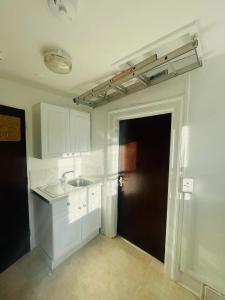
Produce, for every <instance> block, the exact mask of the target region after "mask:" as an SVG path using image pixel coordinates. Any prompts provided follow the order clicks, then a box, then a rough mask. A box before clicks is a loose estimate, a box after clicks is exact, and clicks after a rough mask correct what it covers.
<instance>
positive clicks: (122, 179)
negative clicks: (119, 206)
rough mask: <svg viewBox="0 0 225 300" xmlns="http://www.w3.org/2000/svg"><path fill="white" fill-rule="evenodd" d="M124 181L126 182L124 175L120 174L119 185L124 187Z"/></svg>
mask: <svg viewBox="0 0 225 300" xmlns="http://www.w3.org/2000/svg"><path fill="white" fill-rule="evenodd" d="M124 182H125V180H124V178H123V176H119V186H120V187H123V185H124Z"/></svg>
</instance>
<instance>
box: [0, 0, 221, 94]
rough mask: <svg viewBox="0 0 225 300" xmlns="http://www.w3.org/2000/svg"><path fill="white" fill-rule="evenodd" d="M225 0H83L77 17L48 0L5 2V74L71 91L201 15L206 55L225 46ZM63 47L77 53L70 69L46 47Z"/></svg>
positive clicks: (0, 32)
mask: <svg viewBox="0 0 225 300" xmlns="http://www.w3.org/2000/svg"><path fill="white" fill-rule="evenodd" d="M224 11H225V1H224V0H217V4H216V5H215V2H214V1H211V0H189V1H180V0H170V1H165V0H157V1H153V0H139V1H135V0H132V1H131V0H123V1H121V0H95V1H93V0H80V1H79V4H78V10H77V14H76V18H75V20H74V21H73V22H65V21H62V20H61V19H58V18H57V17H55V16H54V15H53V14H52V13H51V11H50V9H49V8H48V4H47V0H20V1H15V0H2V1H1V2H0V50H1V51H2V52H3V60H2V61H0V77H2V78H9V79H13V80H19V81H22V82H24V83H28V84H33V85H37V86H39V87H43V88H49V89H52V90H54V91H60V92H63V93H67V94H77V93H79V92H80V91H83V90H85V88H86V87H87V86H88V84H89V83H90V82H95V81H98V80H99V79H101V78H104V77H108V76H109V75H111V74H113V73H114V72H116V71H117V70H118V65H119V63H118V64H117V63H115V62H117V61H123V58H125V57H127V56H129V55H130V54H131V53H133V52H135V51H138V50H139V49H141V48H142V47H144V46H145V45H148V44H150V43H152V42H154V41H155V40H157V39H159V38H162V37H163V36H165V35H167V34H169V33H171V32H173V31H175V30H177V29H179V28H180V27H182V26H184V25H185V24H187V23H190V22H192V21H193V20H200V25H201V32H202V36H201V38H202V44H203V47H204V52H205V55H206V57H211V56H215V55H219V54H221V53H224V52H225V18H224ZM52 47H54V48H55V47H59V48H62V49H64V50H65V51H67V52H68V53H69V54H70V55H71V56H72V59H73V70H72V72H71V73H70V74H68V75H57V74H54V73H52V72H51V71H49V70H48V69H47V68H46V67H45V65H44V63H43V57H42V52H43V50H44V49H46V48H47V49H48V48H52Z"/></svg>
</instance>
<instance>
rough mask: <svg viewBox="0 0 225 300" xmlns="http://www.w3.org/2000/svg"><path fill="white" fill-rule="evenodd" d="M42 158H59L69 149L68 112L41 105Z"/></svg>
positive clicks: (57, 107) (63, 109)
mask: <svg viewBox="0 0 225 300" xmlns="http://www.w3.org/2000/svg"><path fill="white" fill-rule="evenodd" d="M41 140H42V158H50V157H59V156H61V155H62V154H64V153H68V152H69V151H70V149H69V110H68V109H66V108H63V107H59V106H55V105H50V104H46V103H42V104H41Z"/></svg>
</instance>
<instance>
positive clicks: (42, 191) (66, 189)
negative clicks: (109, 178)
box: [31, 177, 102, 204]
mask: <svg viewBox="0 0 225 300" xmlns="http://www.w3.org/2000/svg"><path fill="white" fill-rule="evenodd" d="M82 179H87V180H89V181H90V182H91V183H90V184H89V185H87V186H81V187H74V186H72V185H70V184H68V183H56V184H52V185H45V186H41V187H36V188H31V190H32V192H34V193H35V194H37V195H38V196H40V197H41V198H43V199H44V200H45V201H47V202H48V203H49V204H52V203H54V202H56V201H59V200H61V199H63V198H65V197H66V196H68V195H69V193H72V192H74V191H77V190H80V189H86V188H88V187H90V186H92V185H95V184H99V183H102V180H101V179H99V178H98V179H96V178H88V177H85V178H83V177H82Z"/></svg>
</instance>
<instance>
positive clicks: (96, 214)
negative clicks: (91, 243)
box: [82, 184, 101, 239]
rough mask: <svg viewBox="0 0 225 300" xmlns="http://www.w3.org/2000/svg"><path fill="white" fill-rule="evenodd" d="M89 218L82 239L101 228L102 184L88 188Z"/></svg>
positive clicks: (85, 222) (84, 223) (85, 223)
mask: <svg viewBox="0 0 225 300" xmlns="http://www.w3.org/2000/svg"><path fill="white" fill-rule="evenodd" d="M87 206H88V207H87V211H88V213H87V216H86V218H85V220H84V222H83V225H82V238H83V239H86V238H87V237H88V236H89V235H90V234H91V232H93V231H95V230H97V229H98V228H100V227H101V184H95V185H92V186H90V187H89V188H88V201H87Z"/></svg>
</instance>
